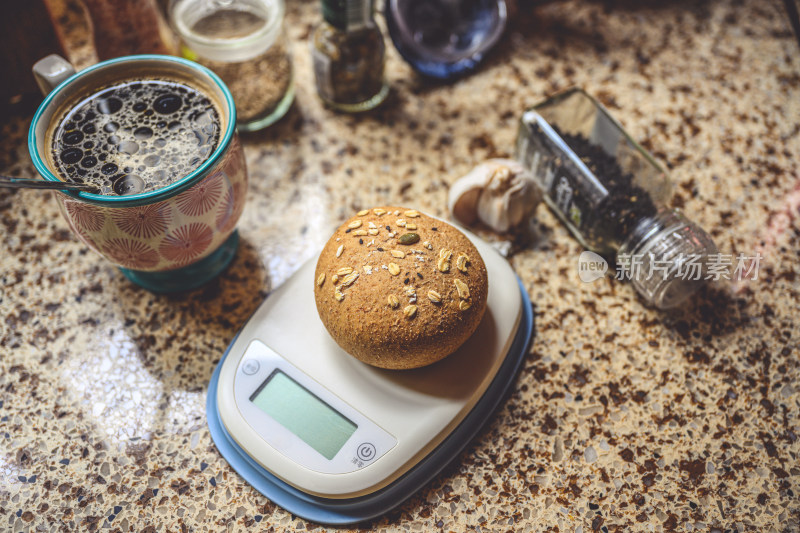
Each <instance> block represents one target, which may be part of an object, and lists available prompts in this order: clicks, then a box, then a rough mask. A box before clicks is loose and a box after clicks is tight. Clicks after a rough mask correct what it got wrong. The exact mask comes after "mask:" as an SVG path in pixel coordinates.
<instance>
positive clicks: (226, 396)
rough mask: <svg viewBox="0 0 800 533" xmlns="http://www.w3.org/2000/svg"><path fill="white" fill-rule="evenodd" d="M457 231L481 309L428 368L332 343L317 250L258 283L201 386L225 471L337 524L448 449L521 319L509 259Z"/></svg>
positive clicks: (476, 408) (401, 495) (385, 499)
mask: <svg viewBox="0 0 800 533" xmlns="http://www.w3.org/2000/svg"><path fill="white" fill-rule="evenodd" d="M465 233H466V234H467V235H468V236H469V237H470V239H471V240H472V241H473V243H474V244H475V246H476V247H477V248H478V251H479V252H480V254H481V256H482V257H483V259H484V262H485V264H486V268H487V271H488V277H489V296H488V302H487V310H486V313H485V315H484V318H483V320H482V321H481V324H480V325H479V326H478V329H477V331H476V332H475V334H474V335H473V336H472V337H471V338H470V339H469V340H468V341H467V342H466V343H465V344H464V345H463V346H462V347H461V348H459V349H458V350H457V351H456V352H454V353H453V354H451V355H450V356H448V357H447V358H445V359H444V360H442V361H440V362H438V363H435V364H433V365H430V366H427V367H423V368H420V369H415V370H402V371H398V370H383V369H379V368H375V367H371V366H369V365H366V364H364V363H361V362H360V361H358V360H357V359H355V358H353V357H351V356H350V355H348V354H347V353H345V352H344V351H343V350H342V349H341V348H339V346H338V345H337V344H336V343H335V342H334V341H333V339H332V338H331V337H330V335H329V334H328V332H327V330H326V329H325V327H324V325H323V324H322V322H321V321H320V319H319V316H318V314H317V310H316V306H315V303H314V290H313V288H314V269H315V265H316V259H314V260H312V261H309V262H308V263H306V264H305V265H304V266H303V267H301V268H300V270H298V271H297V273H295V274H294V275H293V276H292V277H291V278H290V279H289V280H288V281H287V282H286V283H285V284H284V285H282V286H281V287H279V288H278V289H276V290H275V291H274V292H273V293H272V294H270V296H269V297H268V298H267V299H266V301H265V302H264V303H263V304H262V305H261V307H259V309H258V310H257V311H256V312H255V314H254V315H253V316H252V317H251V318H250V320H249V321H248V323H247V324H246V325H245V327H244V328H243V329H242V330H241V331H240V333H239V334H238V336H237V338H236V339H235V340H234V342H233V343H232V344H231V346H230V347H229V348H228V352H227V353H226V356H225V357H224V358H223V360H222V361H221V362H220V364H219V366H218V368H217V370H216V371H215V374H214V376H213V378H212V381H211V385H210V387H209V399H208V418H209V426H210V429H211V433H212V437H213V438H214V441H215V443H216V444H217V447H218V448H219V449H220V451H221V453H222V454H223V456H224V457H225V458H226V459H227V460H228V462H229V463H230V464H231V465H232V466H233V467H234V469H236V470H237V471H238V472H239V473H240V474H241V475H242V476H243V477H245V479H247V481H249V482H250V483H251V484H253V485H254V486H255V487H256V488H257V489H258V490H259V491H261V492H262V493H264V494H265V495H266V496H267V497H269V498H270V499H272V500H273V501H275V502H276V503H278V504H279V505H281V506H283V507H284V508H286V509H287V510H289V511H291V512H293V513H295V514H297V515H299V516H302V517H304V518H308V519H310V520H313V521H317V522H322V523H329V524H344V523H353V522H358V521H362V520H365V519H368V518H372V517H373V516H377V515H378V514H381V513H383V512H385V511H387V510H389V509H391V508H392V507H394V506H395V505H398V504H399V503H401V502H402V501H403V500H405V499H406V498H407V497H408V496H410V495H411V494H413V492H414V491H416V490H417V489H418V488H419V486H421V485H422V484H424V483H425V482H427V480H428V479H430V478H431V477H433V475H435V474H436V473H437V472H438V471H439V470H440V469H441V468H443V467H444V466H445V465H446V464H447V463H448V462H449V461H450V460H452V459H453V458H454V457H455V455H457V453H458V452H460V450H461V449H462V448H463V447H464V446H465V445H466V444H467V443H468V441H469V440H470V439H471V437H472V436H473V435H474V434H475V433H476V432H477V431H478V430H479V429H480V427H481V426H482V425H483V423H484V422H485V420H486V418H488V416H490V415H491V413H492V412H493V410H494V407H495V406H496V405H497V403H498V402H499V401H500V400H501V399H502V396H503V393H504V392H505V391H506V390H507V388H508V387H509V386H510V384H511V382H512V381H513V378H514V376H515V374H516V370H517V369H518V367H519V364H520V362H521V361H522V359H523V358H524V355H525V354H526V353H527V348H528V345H529V342H530V337H531V334H532V320H533V317H532V313H531V309H530V301H529V300H528V297H527V294H526V293H525V291H524V290H523V289H522V287H521V285H520V283H519V281H518V279H517V277H516V275H515V274H514V271H513V270H512V269H511V267H510V265H509V264H508V262H507V261H506V260H505V259H504V258H502V257H501V256H500V255H499V254H497V252H495V250H494V249H492V248H491V246H489V245H488V244H487V243H485V242H484V241H482V240H480V239H479V238H477V237H475V236H474V235H472V234H470V233H468V232H465ZM501 369H502V372H501ZM487 391H490V392H491V393H487ZM299 406H304V407H299ZM293 409H296V410H297V411H298V412H296V413H295V412H292V410H293ZM465 437H466V438H465ZM454 441H459V442H454Z"/></svg>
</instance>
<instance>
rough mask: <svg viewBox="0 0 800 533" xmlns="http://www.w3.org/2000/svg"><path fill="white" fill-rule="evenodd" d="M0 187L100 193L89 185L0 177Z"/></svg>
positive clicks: (95, 187) (98, 188)
mask: <svg viewBox="0 0 800 533" xmlns="http://www.w3.org/2000/svg"><path fill="white" fill-rule="evenodd" d="M0 187H6V188H10V189H47V190H56V191H77V192H81V191H83V192H91V193H98V192H100V187H98V186H96V185H91V184H89V183H65V182H63V181H44V180H31V179H24V178H12V177H10V176H2V175H0Z"/></svg>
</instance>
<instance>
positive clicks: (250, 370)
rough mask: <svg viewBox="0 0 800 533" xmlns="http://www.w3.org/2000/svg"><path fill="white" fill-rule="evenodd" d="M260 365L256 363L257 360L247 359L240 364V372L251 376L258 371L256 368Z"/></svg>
mask: <svg viewBox="0 0 800 533" xmlns="http://www.w3.org/2000/svg"><path fill="white" fill-rule="evenodd" d="M260 367H261V365H259V364H258V361H256V360H255V359H248V360H247V361H245V362H244V364H243V365H242V372H244V373H245V374H247V375H248V376H252V375H253V374H255V373H256V372H258V369H259V368H260Z"/></svg>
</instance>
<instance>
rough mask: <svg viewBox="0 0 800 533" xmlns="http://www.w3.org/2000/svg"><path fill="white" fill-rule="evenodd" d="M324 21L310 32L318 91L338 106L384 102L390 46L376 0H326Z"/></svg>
mask: <svg viewBox="0 0 800 533" xmlns="http://www.w3.org/2000/svg"><path fill="white" fill-rule="evenodd" d="M322 16H323V18H324V22H323V23H322V24H321V25H320V26H319V27H318V28H317V29H316V30H315V31H314V34H313V35H312V36H311V54H312V59H313V62H314V77H315V79H316V84H317V93H318V94H319V96H320V98H322V100H323V101H324V102H325V103H326V104H328V105H329V106H331V107H333V108H334V109H337V110H339V111H345V112H350V113H354V112H358V111H366V110H369V109H373V108H375V107H377V106H378V105H380V104H381V103H382V102H383V101H384V100H385V99H386V96H387V95H388V94H389V86H388V85H387V84H386V81H385V79H384V76H383V66H384V56H385V52H386V47H385V45H384V42H383V34H382V33H381V30H380V28H379V27H378V25H377V24H376V23H375V19H374V17H373V0H322Z"/></svg>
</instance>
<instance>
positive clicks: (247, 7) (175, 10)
mask: <svg viewBox="0 0 800 533" xmlns="http://www.w3.org/2000/svg"><path fill="white" fill-rule="evenodd" d="M169 11H170V19H171V22H172V25H173V27H174V28H175V30H176V32H177V33H178V35H179V36H180V38H181V40H182V53H183V56H184V57H186V58H188V59H191V60H194V61H197V62H198V63H201V64H203V65H205V66H207V67H208V68H210V69H211V70H213V71H214V72H216V73H217V74H218V75H219V77H220V78H222V80H223V81H224V82H225V83H226V84H227V85H228V87H229V88H230V90H231V94H233V99H234V101H235V103H236V113H237V125H238V126H239V129H240V130H242V131H256V130H260V129H262V128H265V127H267V126H269V125H270V124H273V123H275V122H276V121H278V120H279V119H280V118H281V117H283V115H285V114H286V112H287V111H288V110H289V107H290V106H291V105H292V101H293V100H294V83H293V70H292V58H291V55H290V53H289V48H288V44H287V42H286V38H285V36H284V31H283V18H284V13H285V11H286V6H285V3H284V0H171V3H170V10H169Z"/></svg>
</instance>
